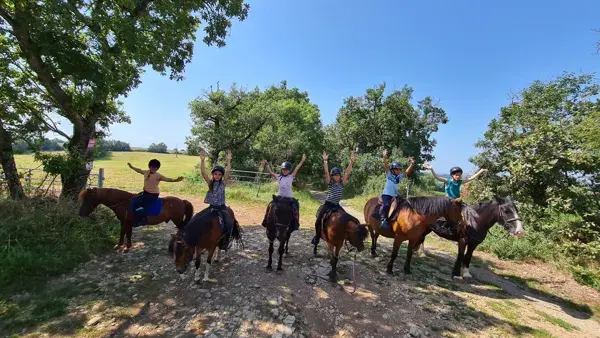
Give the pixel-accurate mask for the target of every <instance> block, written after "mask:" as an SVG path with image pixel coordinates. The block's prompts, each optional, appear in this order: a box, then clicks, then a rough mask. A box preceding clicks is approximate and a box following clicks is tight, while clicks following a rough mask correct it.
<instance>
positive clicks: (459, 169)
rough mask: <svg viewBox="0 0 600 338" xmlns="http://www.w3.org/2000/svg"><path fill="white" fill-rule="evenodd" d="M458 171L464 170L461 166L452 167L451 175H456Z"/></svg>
mask: <svg viewBox="0 0 600 338" xmlns="http://www.w3.org/2000/svg"><path fill="white" fill-rule="evenodd" d="M456 173H461V174H462V173H463V170H462V169H461V168H460V167H452V168H451V169H450V175H454V174H456Z"/></svg>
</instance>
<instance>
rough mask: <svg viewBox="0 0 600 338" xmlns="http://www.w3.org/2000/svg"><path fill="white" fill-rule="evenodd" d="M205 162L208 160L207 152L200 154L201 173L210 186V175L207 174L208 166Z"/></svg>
mask: <svg viewBox="0 0 600 338" xmlns="http://www.w3.org/2000/svg"><path fill="white" fill-rule="evenodd" d="M205 160H206V153H205V152H202V153H200V172H201V173H202V177H203V178H204V181H205V182H206V183H207V184H210V177H208V174H207V173H206V165H205V163H204V161H205Z"/></svg>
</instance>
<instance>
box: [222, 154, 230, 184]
mask: <svg viewBox="0 0 600 338" xmlns="http://www.w3.org/2000/svg"><path fill="white" fill-rule="evenodd" d="M231 157H232V155H231V151H228V152H227V168H226V169H225V177H223V181H224V182H225V184H227V182H229V177H230V176H231Z"/></svg>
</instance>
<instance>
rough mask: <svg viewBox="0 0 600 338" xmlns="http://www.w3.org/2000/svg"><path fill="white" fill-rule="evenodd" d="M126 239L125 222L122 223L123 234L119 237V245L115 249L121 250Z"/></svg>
mask: <svg viewBox="0 0 600 338" xmlns="http://www.w3.org/2000/svg"><path fill="white" fill-rule="evenodd" d="M124 239H125V221H121V234H120V235H119V243H117V245H115V247H114V249H115V250H119V249H120V248H121V246H123V241H124Z"/></svg>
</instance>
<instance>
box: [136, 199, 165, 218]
mask: <svg viewBox="0 0 600 338" xmlns="http://www.w3.org/2000/svg"><path fill="white" fill-rule="evenodd" d="M134 203H135V201H134V200H133V199H132V201H131V208H132V209H133V207H134ZM162 207H163V199H162V198H158V199H157V200H156V202H154V203H153V204H152V205H151V206H150V207H149V208H146V209H144V212H145V213H146V216H158V215H160V213H161V212H162Z"/></svg>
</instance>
